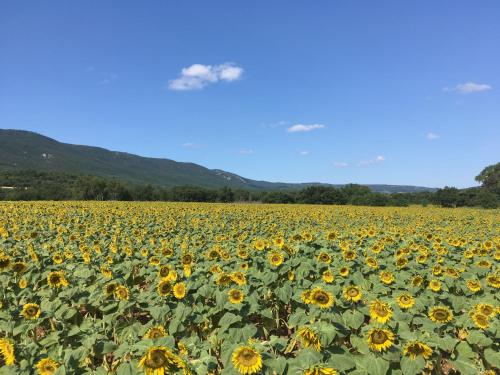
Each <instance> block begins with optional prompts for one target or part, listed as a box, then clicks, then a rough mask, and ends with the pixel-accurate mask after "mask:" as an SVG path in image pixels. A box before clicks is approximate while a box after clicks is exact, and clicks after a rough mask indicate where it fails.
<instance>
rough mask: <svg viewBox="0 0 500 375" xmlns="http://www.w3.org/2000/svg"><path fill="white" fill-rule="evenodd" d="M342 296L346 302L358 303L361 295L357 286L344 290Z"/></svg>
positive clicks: (347, 287)
mask: <svg viewBox="0 0 500 375" xmlns="http://www.w3.org/2000/svg"><path fill="white" fill-rule="evenodd" d="M342 295H343V296H344V299H345V300H346V301H349V302H358V301H359V300H360V299H361V297H362V295H363V294H362V293H361V289H360V288H359V286H356V285H349V286H346V287H345V288H344V290H343V292H342Z"/></svg>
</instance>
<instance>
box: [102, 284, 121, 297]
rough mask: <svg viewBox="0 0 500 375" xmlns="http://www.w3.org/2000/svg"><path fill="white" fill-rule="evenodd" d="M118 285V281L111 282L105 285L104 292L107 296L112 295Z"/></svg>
mask: <svg viewBox="0 0 500 375" xmlns="http://www.w3.org/2000/svg"><path fill="white" fill-rule="evenodd" d="M117 286H118V284H117V283H109V284H108V285H106V286H105V287H104V294H105V295H106V296H110V295H112V294H114V293H115V290H116V287H117Z"/></svg>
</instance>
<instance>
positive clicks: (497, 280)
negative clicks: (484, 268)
mask: <svg viewBox="0 0 500 375" xmlns="http://www.w3.org/2000/svg"><path fill="white" fill-rule="evenodd" d="M486 283H487V284H488V285H489V286H491V287H493V288H495V289H499V288H500V276H496V275H488V276H486Z"/></svg>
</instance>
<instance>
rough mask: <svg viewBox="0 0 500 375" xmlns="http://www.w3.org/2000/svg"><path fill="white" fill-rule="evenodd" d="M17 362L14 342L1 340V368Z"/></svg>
mask: <svg viewBox="0 0 500 375" xmlns="http://www.w3.org/2000/svg"><path fill="white" fill-rule="evenodd" d="M15 361H16V357H15V356H14V345H13V344H12V341H10V340H8V339H3V338H0V367H2V366H10V365H13V364H14V362H15Z"/></svg>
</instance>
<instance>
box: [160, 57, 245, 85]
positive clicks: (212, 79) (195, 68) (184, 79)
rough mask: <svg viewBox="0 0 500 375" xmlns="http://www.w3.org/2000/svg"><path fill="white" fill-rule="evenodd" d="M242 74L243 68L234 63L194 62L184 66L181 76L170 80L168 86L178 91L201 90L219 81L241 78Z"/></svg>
mask: <svg viewBox="0 0 500 375" xmlns="http://www.w3.org/2000/svg"><path fill="white" fill-rule="evenodd" d="M242 74H243V68H241V67H239V66H237V65H235V64H233V63H224V64H220V65H202V64H193V65H191V66H188V67H187V68H183V69H182V71H181V75H180V77H179V78H176V79H173V80H170V81H169V83H168V88H169V89H170V90H177V91H187V90H200V89H202V88H203V87H205V86H207V85H209V84H211V83H216V82H218V81H226V82H232V81H236V80H238V79H240V78H241V76H242Z"/></svg>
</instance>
